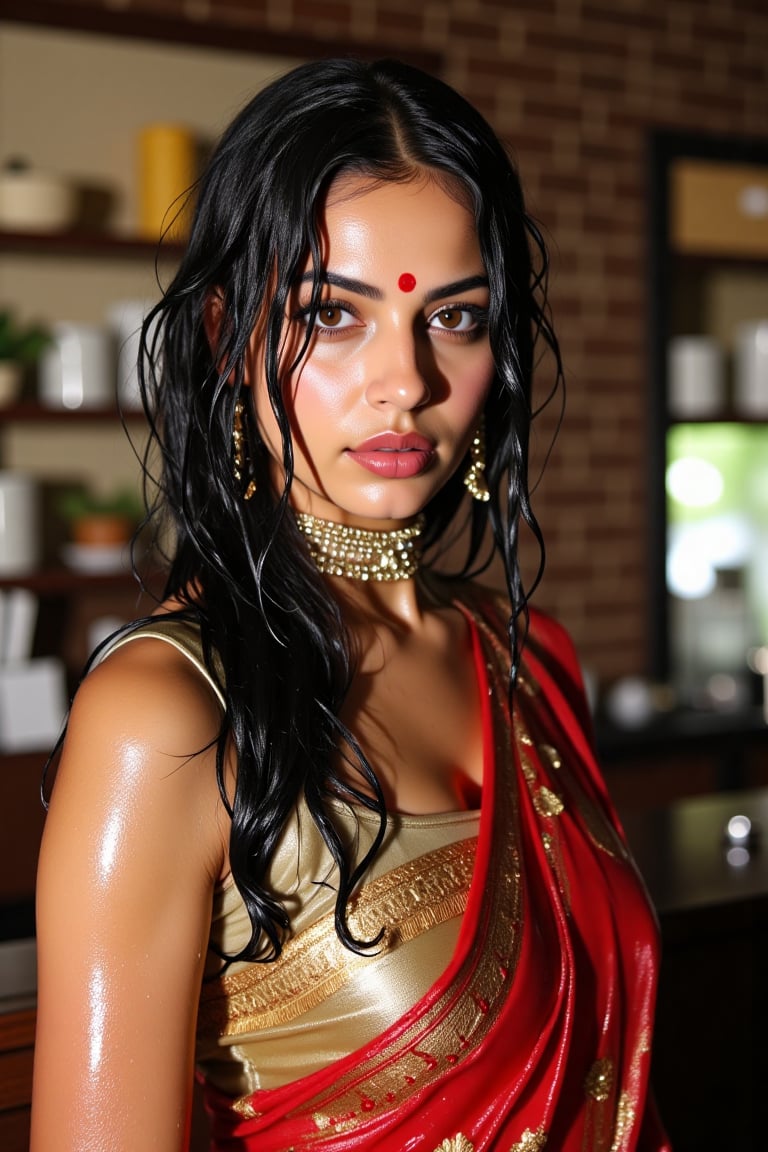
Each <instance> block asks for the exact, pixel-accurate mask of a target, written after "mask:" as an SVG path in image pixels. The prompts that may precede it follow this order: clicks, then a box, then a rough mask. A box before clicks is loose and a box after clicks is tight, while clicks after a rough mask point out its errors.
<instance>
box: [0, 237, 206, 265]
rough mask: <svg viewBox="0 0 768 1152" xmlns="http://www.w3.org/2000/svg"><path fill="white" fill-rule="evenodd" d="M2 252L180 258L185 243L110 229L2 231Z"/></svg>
mask: <svg viewBox="0 0 768 1152" xmlns="http://www.w3.org/2000/svg"><path fill="white" fill-rule="evenodd" d="M0 251H3V252H19V253H22V254H23V255H26V256H36V255H37V256H62V257H67V258H70V257H72V256H89V257H93V258H96V259H105V260H114V259H115V258H116V257H119V258H121V259H128V260H134V259H135V260H147V259H150V260H151V259H154V258H155V257H156V256H159V257H160V258H161V259H166V258H167V259H169V260H178V258H179V257H180V256H181V255H182V253H183V251H184V245H183V244H178V243H175V242H171V241H169V240H166V241H163V242H162V243H160V242H158V241H157V240H148V239H145V238H143V237H141V236H117V235H115V234H114V233H110V232H8V231H3V230H0Z"/></svg>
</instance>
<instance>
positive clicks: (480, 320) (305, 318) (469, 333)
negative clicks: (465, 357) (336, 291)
mask: <svg viewBox="0 0 768 1152" xmlns="http://www.w3.org/2000/svg"><path fill="white" fill-rule="evenodd" d="M335 308H338V310H339V311H340V312H344V313H345V314H346V315H347V316H352V317H353V318H355V319H359V314H358V312H357V310H356V309H355V308H353V307H352V306H351V305H350V304H349V303H348V302H347V301H344V300H321V301H320V305H319V307H318V310H317V319H316V321H315V331H316V332H322V333H323V334H324V335H325V336H330V337H331V339H333V338H334V337H338V336H340V335H341V334H342V332H346V331H348V329H349V328H350V327H353V325H347V324H345V325H343V326H341V327H334V326H328V327H326V326H325V325H323V324H320V323H318V320H319V316H320V313H321V312H325V311H329V310H331V309H335ZM441 312H468V313H469V314H470V316H472V317H473V319H474V321H475V324H474V326H473V327H472V328H462V329H458V330H457V329H452V328H441V327H439V326H438V327H436V328H435V329H434V330H435V331H438V332H439V333H440V335H441V336H449V337H450V338H451V339H454V340H462V341H464V342H469V341H471V340H475V339H477V338H478V336H480V335H481V334H482V333H483V332H484V331H485V330H486V328H487V327H488V309H487V308H482V307H481V306H480V305H479V304H470V303H456V304H443V305H442V306H441V307H440V308H436V309H435V311H434V312H432V313H431V314H430V315H429V316H428V318H427V328H430V327H431V323H432V321H433V320H434V319H435V317H436V316H439V315H440V313H441ZM311 313H312V305H311V304H306V305H305V306H304V307H302V308H299V309H298V310H297V311H296V312H295V313H294V317H293V318H294V320H297V321H299V322H300V323H302V324H304V325H307V324H308V323H309V317H310V315H311Z"/></svg>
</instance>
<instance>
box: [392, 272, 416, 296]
mask: <svg viewBox="0 0 768 1152" xmlns="http://www.w3.org/2000/svg"><path fill="white" fill-rule="evenodd" d="M397 286H398V288H399V289H400V291H401V292H413V290H414V288H415V287H416V277H415V276H412V275H411V273H410V272H403V274H402V276H401V277H400V279H399V280H398V282H397Z"/></svg>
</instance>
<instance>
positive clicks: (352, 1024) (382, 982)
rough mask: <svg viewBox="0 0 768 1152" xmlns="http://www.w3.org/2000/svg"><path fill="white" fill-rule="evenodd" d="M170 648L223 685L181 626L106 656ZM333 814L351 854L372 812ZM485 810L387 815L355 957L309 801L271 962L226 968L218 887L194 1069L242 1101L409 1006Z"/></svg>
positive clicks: (430, 971)
mask: <svg viewBox="0 0 768 1152" xmlns="http://www.w3.org/2000/svg"><path fill="white" fill-rule="evenodd" d="M140 638H154V639H157V640H161V641H163V642H165V643H169V644H171V645H172V646H173V647H175V648H176V649H177V650H178V651H180V652H181V653H182V654H183V655H184V656H185V657H186V658H187V659H189V660H190V661H191V662H192V663H193V664H194V665H195V667H196V668H197V669H198V670H199V672H200V674H201V675H202V676H203V677H204V678H205V679H206V680H207V681H208V683H209V684H210V685H211V687H212V689H213V691H214V692H215V694H216V695H217V697H218V698H219V700H220V701H222V703H223V700H222V696H221V691H220V689H219V687H218V685H217V684H216V682H215V679H214V677H212V676H211V674H210V672H209V670H208V669H207V668H206V666H205V664H204V663H203V660H202V652H201V646H200V640H199V636H198V633H197V630H196V629H195V628H194V627H193V626H192V625H189V624H185V623H182V622H179V621H166V620H162V618H158V621H157V623H156V624H153V625H151V626H147V627H143V628H140V629H137V630H135V631H134V632H131V633H129V634H127V635H126V636H123V637H121V638H119V639H118V640H117V641H116V642H115V644H114V645H113V646H112V647H111V648H110V649H109V650H108V652H105V653H104V655H103V656H102V659H104V658H105V657H106V655H108V654H109V652H112V651H114V650H115V648H117V647H120V646H122V645H123V644H125V643H128V642H130V641H132V640H134V639H140ZM331 815H332V818H333V820H334V822H335V825H336V828H337V830H338V831H339V834H340V835H341V837H342V839H343V841H344V843H345V845H346V846H348V847H349V848H350V849H351V850H352V852H353V856H354V857H355V858H357V859H359V858H360V856H361V855H362V854H363V853H364V852H365V850H366V849H367V848H368V847H369V845H370V844H371V842H372V841H373V838H374V837H375V835H376V832H377V830H378V818H377V817H376V816H375V815H374V814H371V813H369V812H367V811H365V810H362V809H357V808H356V809H354V810H353V809H351V808H350V807H349V806H347V805H344V804H342V803H341V802H336V803H334V804H333V805H332V812H331ZM479 819H480V814H479V812H477V811H472V812H461V811H460V812H446V813H441V814H437V815H427V816H409V815H403V814H399V813H391V814H389V815H388V818H387V833H386V837H385V840H384V843H383V845H382V847H381V848H380V850H379V852H378V854H377V856H376V859H375V861H374V863H373V864H372V865H371V867H370V868H369V870H368V872H367V873H366V879H365V883H364V884H363V885H362V886H361V887H360V888H359V890H358V891H357V892H356V894H355V896H354V897H353V899H352V900H351V901H350V904H349V906H348V915H349V923H350V927H351V928H352V931H353V933H354V934H355V936H356V938H357V939H359V940H362V941H371V940H373V939H374V938H375V937H376V936H377V935H378V933H379V931H380V930H381V929H382V928H385V934H384V936H383V938H382V939H381V940H380V941H379V943H378V944H375V945H373V946H371V947H368V948H364V949H363V954H362V955H360V954H357V953H355V952H352V951H350V950H349V949H347V948H345V947H344V946H343V945H342V944H341V943H340V941H339V939H338V936H337V934H336V929H335V925H334V909H335V898H336V890H335V884H336V880H335V865H334V864H333V860H332V858H331V856H330V853H329V852H328V849H327V847H326V845H325V842H324V840H323V838H322V836H321V834H320V832H319V830H318V829H317V827H316V826H315V824H314V821H313V820H312V818H311V815H310V813H309V810H308V808H307V807H306V804H305V803H304V801H303V799H302V800H301V801H299V803H298V804H297V806H296V808H295V809H294V811H293V814H292V817H291V818H290V820H289V821H288V823H287V825H286V827H285V829H284V830H283V833H282V835H281V838H280V840H279V842H278V846H277V849H276V851H275V853H274V856H273V859H272V862H271V866H270V870H269V874H268V878H267V882H268V886H269V888H270V890H271V891H272V892H274V893H275V894H276V895H277V896H278V898H279V899H280V900H281V901H282V903H283V905H284V907H285V909H286V911H287V913H288V916H289V918H290V929H289V933H288V935H287V938H286V940H285V942H284V946H283V950H282V953H281V955H280V957H279V959H278V960H276V961H267V962H264V963H254V962H250V961H238V962H234V963H231V964H229V965H228V966H227V967H226V969H225V971H224V972H223V974H222V973H221V970H222V963H221V960H220V958H219V955H220V954H221V953H222V952H223V953H225V954H227V955H235V954H236V953H238V952H239V951H240V950H241V949H242V948H243V947H244V946H245V945H246V943H247V942H248V940H249V939H250V935H251V924H250V920H249V918H248V914H247V911H246V908H245V905H244V903H243V900H242V898H241V896H240V893H239V891H238V890H237V888H236V886H235V884H234V882H233V881H232V880H231V879H230V880H228V881H225V882H224V883H223V884H221V885H219V886H217V889H216V891H215V893H214V902H213V913H212V921H211V933H210V941H209V952H208V957H207V962H206V978H205V981H204V984H203V989H202V994H201V1000H200V1008H199V1016H198V1026H197V1063H198V1066H199V1067H200V1070H201V1072H202V1073H203V1075H204V1076H205V1078H206V1080H208V1081H209V1082H210V1083H212V1084H213V1085H215V1086H216V1087H217V1088H219V1089H220V1090H221V1091H223V1092H225V1093H227V1094H229V1095H233V1096H237V1097H240V1096H244V1095H247V1094H249V1093H251V1092H253V1091H255V1090H256V1089H259V1088H267V1089H269V1088H276V1087H279V1086H281V1085H283V1084H287V1083H290V1082H291V1081H293V1080H296V1079H298V1078H300V1077H302V1076H306V1075H309V1074H310V1073H312V1072H315V1071H318V1070H319V1069H321V1068H324V1067H326V1066H328V1065H329V1064H331V1063H333V1062H334V1061H335V1060H337V1059H339V1058H340V1057H343V1056H346V1055H348V1054H349V1053H351V1052H353V1051H355V1050H356V1049H358V1048H360V1047H361V1046H362V1045H364V1044H366V1043H368V1042H370V1041H372V1040H374V1039H375V1038H376V1037H377V1036H378V1035H380V1033H381V1032H383V1031H384V1030H385V1029H386V1028H388V1027H390V1026H391V1025H392V1024H394V1023H395V1022H396V1021H397V1020H399V1019H400V1018H401V1017H402V1016H403V1015H404V1014H405V1013H406V1012H407V1011H408V1009H409V1008H411V1007H412V1006H413V1005H414V1004H416V1003H417V1002H418V1001H419V1000H420V998H421V997H422V996H423V995H424V994H425V993H426V992H427V990H428V989H429V988H430V987H431V986H432V985H433V984H434V983H435V981H436V980H437V978H438V977H439V976H440V975H441V973H442V972H443V971H444V970H445V968H446V966H447V964H448V962H449V960H450V958H451V956H452V955H453V952H454V949H455V947H456V943H457V940H458V935H459V930H460V926H461V916H462V913H463V911H464V908H465V906H466V899H467V894H468V892H469V886H470V882H471V879H472V872H473V867H474V861H475V849H476V845H477V834H478V828H479Z"/></svg>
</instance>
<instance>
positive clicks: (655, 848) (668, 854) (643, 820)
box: [622, 789, 768, 915]
mask: <svg viewBox="0 0 768 1152" xmlns="http://www.w3.org/2000/svg"><path fill="white" fill-rule="evenodd" d="M736 815H744V816H748V817H749V819H750V820H751V821H752V825H753V828H754V829H755V830H756V831H757V836H756V838H755V840H754V842H753V843H751V844H750V845H749V846H747V847H746V849H745V848H738V847H737V846H735V845H732V844H729V843H728V842H727V841H726V838H725V830H726V826H727V824H728V821H729V819H730V818H731V817H732V816H736ZM622 819H623V822H624V828H625V830H626V833H627V837H628V839H629V843H630V845H631V847H632V851H633V853H634V855H635V859H636V860H637V863H638V866H639V868H640V871H641V872H642V874H643V876H644V878H645V881H646V884H647V885H648V889H649V891H650V894H651V897H652V899H653V901H654V903H655V905H656V908H657V910H658V911H659V913H660V914H662V915H663V914H665V913H673V912H683V911H690V910H693V909H697V908H706V907H710V908H711V907H713V906H722V905H731V904H736V903H740V902H745V901H748V902H750V903H752V904H753V905H754V904H755V902H757V903H758V904H759V905H762V904H765V911H768V789H758V790H754V791H735V792H717V793H713V794H710V795H706V796H697V797H692V798H689V799H686V800H680V801H678V802H677V803H675V804H671V805H669V806H667V807H665V808H659V809H652V810H650V811H647V812H634V813H633V812H627V813H623V815H622Z"/></svg>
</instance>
